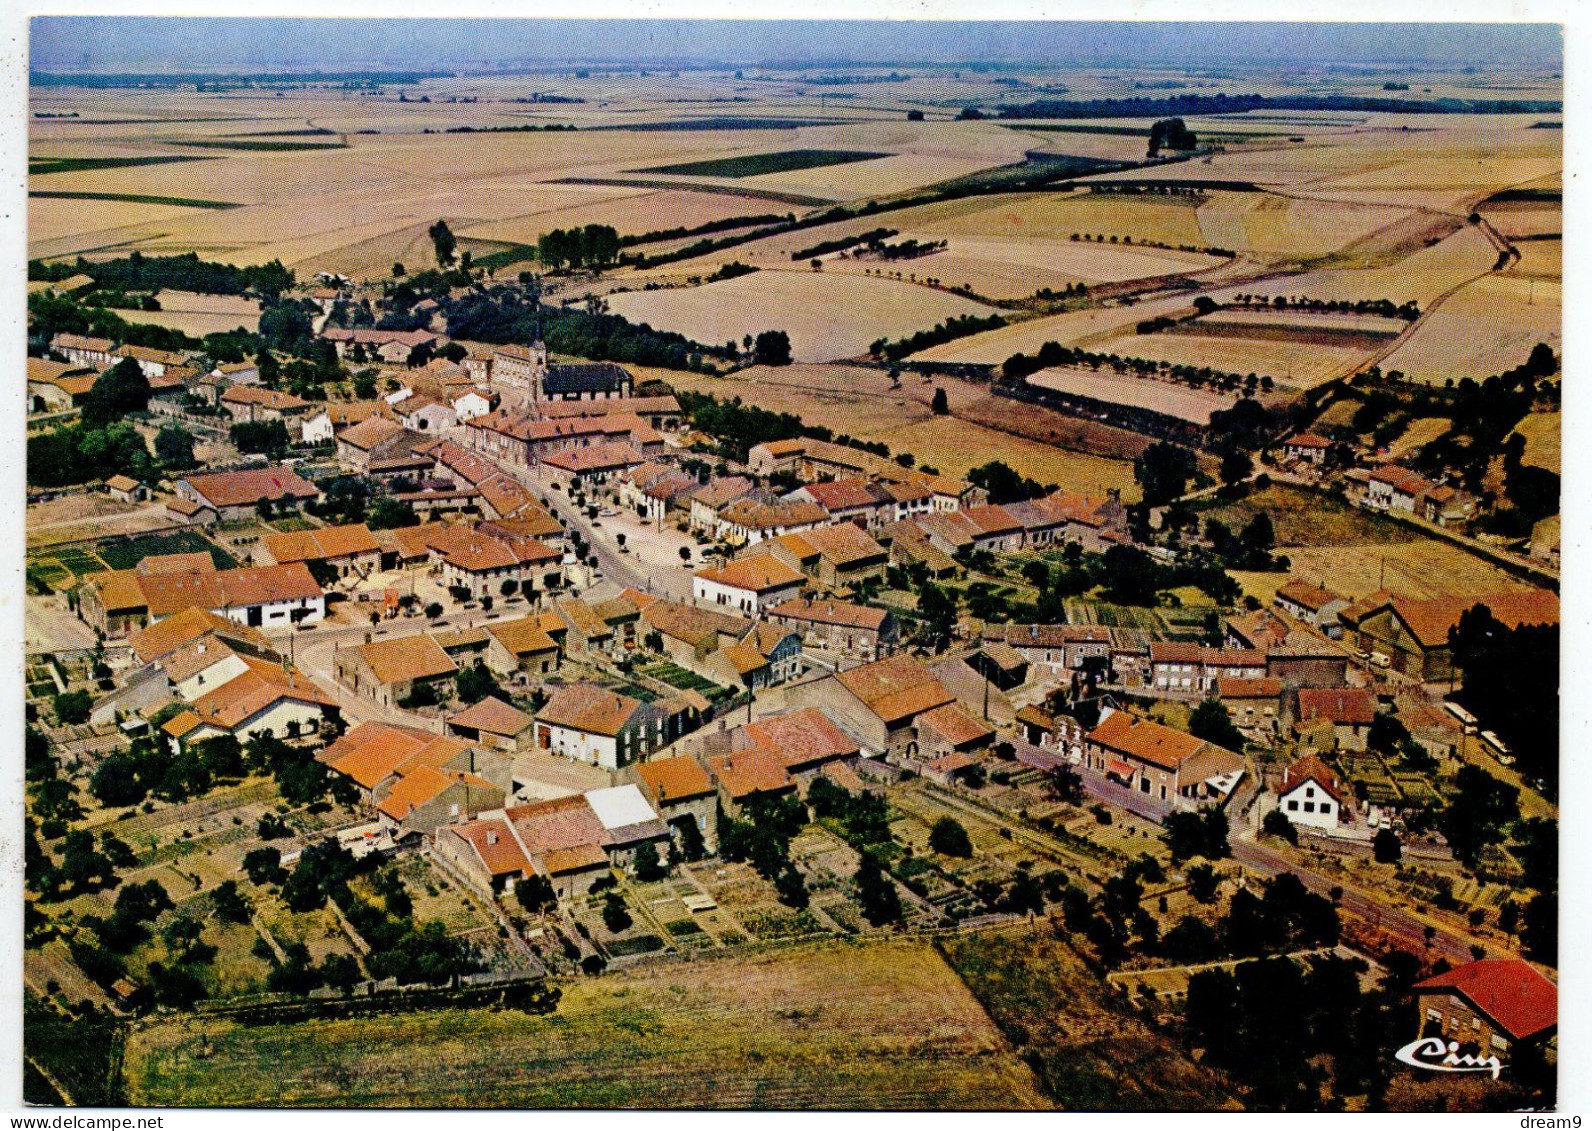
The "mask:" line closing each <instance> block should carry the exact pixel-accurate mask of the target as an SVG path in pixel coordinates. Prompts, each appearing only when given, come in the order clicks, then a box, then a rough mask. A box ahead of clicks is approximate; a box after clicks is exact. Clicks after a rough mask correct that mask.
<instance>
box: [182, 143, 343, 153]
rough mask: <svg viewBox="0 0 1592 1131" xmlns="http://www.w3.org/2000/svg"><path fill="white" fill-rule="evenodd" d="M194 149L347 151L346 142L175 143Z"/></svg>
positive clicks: (266, 151) (270, 151)
mask: <svg viewBox="0 0 1592 1131" xmlns="http://www.w3.org/2000/svg"><path fill="white" fill-rule="evenodd" d="M171 144H173V145H186V146H189V147H191V148H193V149H237V150H243V151H245V152H254V153H288V152H292V151H293V150H298V149H347V148H348V145H347V144H346V143H344V142H340V141H337V142H315V141H231V140H223V141H173V142H172V143H171Z"/></svg>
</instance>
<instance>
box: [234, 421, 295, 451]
mask: <svg viewBox="0 0 1592 1131" xmlns="http://www.w3.org/2000/svg"><path fill="white" fill-rule="evenodd" d="M227 434H228V435H229V436H230V437H231V439H232V442H233V444H234V445H236V446H237V449H238V451H240V452H244V453H247V454H250V455H266V456H270V457H271V458H273V459H279V458H281V457H282V456H283V455H286V454H287V450H288V448H289V447H291V446H292V440H291V439H290V438H289V436H288V434H287V425H286V424H283V423H282V422H281V421H280V420H242V421H239V422H238V423H237V424H234V425H233V426H232V427H231V428H230V429H228V432H227Z"/></svg>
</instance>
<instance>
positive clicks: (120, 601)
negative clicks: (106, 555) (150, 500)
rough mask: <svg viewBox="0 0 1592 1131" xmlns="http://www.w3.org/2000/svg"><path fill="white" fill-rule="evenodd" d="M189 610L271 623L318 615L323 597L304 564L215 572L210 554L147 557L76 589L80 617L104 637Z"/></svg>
mask: <svg viewBox="0 0 1592 1131" xmlns="http://www.w3.org/2000/svg"><path fill="white" fill-rule="evenodd" d="M188 608H201V609H208V610H209V611H210V612H213V613H216V614H218V615H221V616H225V617H228V618H229V619H231V620H235V621H237V622H238V623H239V624H246V625H250V626H253V627H258V626H268V627H275V626H287V625H294V624H300V623H314V622H316V621H319V620H320V619H321V618H322V617H324V616H325V615H326V597H325V594H324V593H323V592H322V591H321V587H320V586H319V585H317V584H316V582H315V578H314V577H312V576H311V575H310V572H309V570H307V569H306V568H305V567H304V566H303V565H302V564H293V565H283V566H252V567H245V568H242V569H231V570H217V569H216V568H215V564H214V563H213V562H212V561H211V558H210V555H209V554H208V553H198V554H168V555H165V556H163V557H149V558H145V559H144V560H143V561H141V562H139V563H138V564H137V565H136V566H134V567H133V568H132V569H121V570H111V571H109V572H107V573H93V574H89V575H88V576H86V577H85V578H84V579H83V584H82V585H81V586H80V587H79V601H78V616H80V617H82V618H83V620H84V621H85V623H87V624H89V625H91V626H93V627H94V628H95V629H97V630H98V631H99V632H101V633H102V634H104V635H105V636H106V637H121V636H126V635H127V634H128V633H129V632H132V631H134V630H136V629H139V628H143V627H145V626H146V625H150V624H155V623H157V622H158V621H160V620H163V619H164V618H166V617H169V616H171V615H173V614H174V613H180V612H182V611H183V610H185V609H188Z"/></svg>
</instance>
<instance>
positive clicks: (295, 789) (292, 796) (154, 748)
mask: <svg viewBox="0 0 1592 1131" xmlns="http://www.w3.org/2000/svg"><path fill="white" fill-rule="evenodd" d="M246 773H257V774H271V775H272V776H273V777H275V778H276V781H277V786H278V788H279V789H280V790H281V792H282V796H283V798H284V799H285V800H287V801H289V802H291V803H293V804H298V805H307V804H310V803H312V802H315V801H319V800H321V799H322V798H323V797H324V796H326V794H327V793H328V791H330V792H331V794H332V796H333V797H334V798H335V799H336V800H338V801H340V802H341V803H343V804H351V803H352V802H353V801H354V800H355V796H354V787H353V785H352V784H351V783H350V782H348V781H347V780H346V779H344V778H341V777H337V778H334V777H333V775H331V774H330V773H329V772H328V771H327V769H326V767H325V766H324V765H323V764H322V763H320V762H317V761H316V760H315V759H314V758H311V757H309V756H308V755H307V754H304V753H302V752H301V751H298V750H295V749H294V748H293V747H291V746H289V745H288V744H287V743H286V742H284V741H282V740H281V739H279V738H274V737H271V736H268V735H257V736H255V737H253V738H251V739H250V740H249V742H248V744H247V746H244V745H242V744H240V743H239V742H238V740H237V739H236V738H234V737H232V736H231V735H217V736H216V737H214V738H208V739H205V740H204V741H202V742H196V743H193V744H192V745H190V746H188V747H186V748H184V749H183V750H182V751H181V752H180V753H173V752H172V751H171V749H170V747H169V746H168V745H167V744H166V743H164V742H162V741H160V739H159V738H158V737H153V736H140V737H139V738H137V739H134V740H133V742H132V744H131V745H130V746H129V747H128V748H127V749H126V750H124V751H120V752H117V753H114V754H111V755H109V756H108V757H106V758H105V759H104V760H103V761H102V762H100V764H99V766H98V767H97V768H96V769H95V771H94V775H93V777H92V778H90V779H89V793H90V794H91V795H92V796H93V797H94V798H95V799H96V800H98V801H99V802H100V803H101V804H104V805H109V806H123V805H136V804H138V803H140V802H142V801H143V800H144V799H145V798H147V797H155V798H158V799H160V800H162V801H185V800H187V799H189V798H192V797H201V796H203V795H204V794H206V793H208V792H209V791H210V790H211V789H213V788H214V787H215V786H216V785H218V784H221V783H225V782H235V781H239V780H241V779H242V778H243V777H244V775H245V774H246Z"/></svg>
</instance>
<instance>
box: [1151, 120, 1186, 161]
mask: <svg viewBox="0 0 1592 1131" xmlns="http://www.w3.org/2000/svg"><path fill="white" fill-rule="evenodd" d="M1198 148H1199V140H1198V139H1197V138H1196V137H1195V136H1194V131H1193V130H1191V129H1189V128H1188V124H1187V123H1186V122H1184V121H1183V119H1182V118H1162V119H1161V120H1160V121H1158V122H1156V123H1155V125H1153V126H1151V127H1150V148H1149V153H1148V154H1147V155H1148V156H1150V157H1157V156H1159V155H1160V153H1161V150H1163V149H1177V150H1181V151H1183V152H1187V151H1188V150H1190V149H1198Z"/></svg>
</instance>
